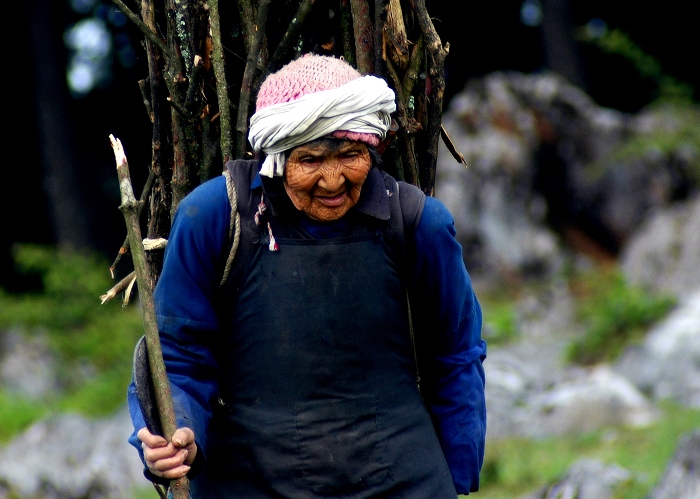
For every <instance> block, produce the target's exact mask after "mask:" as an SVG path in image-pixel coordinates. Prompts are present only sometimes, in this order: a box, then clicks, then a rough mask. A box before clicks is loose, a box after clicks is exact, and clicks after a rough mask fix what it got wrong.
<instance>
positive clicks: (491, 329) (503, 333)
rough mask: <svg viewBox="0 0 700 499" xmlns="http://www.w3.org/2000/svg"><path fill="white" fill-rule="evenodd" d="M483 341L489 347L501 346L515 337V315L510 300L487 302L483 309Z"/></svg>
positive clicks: (513, 305)
mask: <svg viewBox="0 0 700 499" xmlns="http://www.w3.org/2000/svg"><path fill="white" fill-rule="evenodd" d="M483 322H484V329H483V335H484V339H485V340H486V341H487V342H488V343H489V345H502V344H504V343H508V342H511V341H513V340H514V339H515V338H516V337H517V314H516V310H515V304H514V302H513V300H512V299H509V300H507V301H503V300H494V299H492V300H489V301H488V302H486V303H485V306H484V308H483Z"/></svg>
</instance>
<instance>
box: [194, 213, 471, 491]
mask: <svg viewBox="0 0 700 499" xmlns="http://www.w3.org/2000/svg"><path fill="white" fill-rule="evenodd" d="M290 227H291V225H288V226H286V227H284V226H279V227H275V235H276V236H277V243H278V244H279V247H280V250H279V251H277V252H271V251H269V250H268V249H267V244H266V243H265V241H262V242H261V244H260V246H259V247H258V248H257V250H255V251H254V253H253V255H252V257H251V259H250V263H249V265H248V268H247V269H246V272H245V277H244V280H243V285H242V286H241V287H240V288H239V289H240V290H241V292H240V294H239V295H238V296H237V299H236V306H235V314H234V317H233V319H232V323H233V325H232V331H233V333H232V334H231V336H230V338H229V339H228V342H227V344H225V345H222V347H221V351H220V352H218V354H219V360H220V363H221V371H222V372H221V379H220V386H221V396H222V399H223V400H224V401H225V407H224V408H222V409H220V410H219V411H217V412H216V413H215V415H214V422H213V424H212V427H211V432H210V435H209V436H208V441H209V442H210V445H209V451H208V453H207V468H206V471H205V472H204V473H203V474H202V475H200V476H199V477H196V478H195V479H193V480H192V482H191V486H192V494H193V498H194V499H203V498H234V497H235V498H241V497H243V498H248V497H251V498H271V497H284V498H295V499H296V498H307V497H308V498H316V497H344V498H366V497H401V498H420V499H426V498H431V499H432V498H454V497H456V495H457V494H456V492H455V489H454V486H453V484H452V478H451V476H450V472H449V469H448V467H447V464H446V462H445V458H444V456H443V454H442V451H441V449H440V444H439V442H438V440H437V437H436V435H435V431H434V429H433V426H432V424H431V421H430V417H429V415H428V413H427V411H426V410H425V408H424V406H423V404H422V401H421V398H420V395H419V393H418V390H417V388H416V383H415V371H414V365H413V360H412V359H413V354H412V350H411V344H410V337H409V333H408V323H407V312H406V296H405V290H404V286H403V283H402V280H401V277H400V272H399V269H398V268H397V265H396V264H395V263H394V261H393V259H392V258H391V251H390V250H389V248H388V246H387V245H386V244H385V242H384V238H383V235H382V232H381V231H375V230H370V229H367V228H364V229H361V230H356V231H355V232H354V233H353V234H352V235H351V236H349V237H346V238H340V239H330V240H316V239H309V238H308V235H306V237H307V238H303V236H304V235H303V234H302V233H301V232H303V231H301V230H300V229H292V228H290ZM299 235H301V236H302V238H298V237H297V236H299ZM280 236H281V237H280ZM285 236H291V237H285Z"/></svg>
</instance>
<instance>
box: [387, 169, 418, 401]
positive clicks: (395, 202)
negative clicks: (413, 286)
mask: <svg viewBox="0 0 700 499" xmlns="http://www.w3.org/2000/svg"><path fill="white" fill-rule="evenodd" d="M384 183H385V185H386V188H387V193H389V197H390V199H391V203H390V204H391V218H390V220H389V227H388V233H387V238H388V240H389V241H390V242H391V243H393V245H394V247H395V248H396V251H397V252H398V254H399V258H400V264H401V269H402V272H403V276H404V282H408V281H407V279H408V266H407V263H408V259H409V258H408V256H409V252H410V251H412V249H413V248H412V247H410V248H409V246H407V244H406V241H407V240H409V241H410V240H412V238H413V235H414V234H415V232H416V228H417V227H418V223H419V222H420V219H421V216H422V214H423V208H424V207H425V199H426V194H425V193H424V192H423V191H421V190H420V189H419V188H418V187H416V186H415V185H413V184H409V183H406V182H402V181H397V180H394V179H393V178H392V177H390V176H389V175H387V174H386V173H385V174H384ZM406 304H407V310H408V331H409V335H410V338H411V348H412V350H413V365H414V368H415V371H416V386H417V387H418V393H419V394H420V393H421V388H420V371H419V369H418V351H417V349H416V339H415V334H414V331H413V319H412V317H411V299H410V296H409V293H408V286H406ZM421 397H422V394H421Z"/></svg>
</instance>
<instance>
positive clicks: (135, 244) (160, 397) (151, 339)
mask: <svg viewBox="0 0 700 499" xmlns="http://www.w3.org/2000/svg"><path fill="white" fill-rule="evenodd" d="M109 139H110V142H111V143H112V149H113V150H114V158H115V160H116V163H117V176H118V177H119V190H120V193H121V205H120V206H119V209H120V210H121V212H122V213H123V215H124V221H125V222H126V228H127V232H128V234H129V243H130V244H129V246H130V248H131V255H132V259H133V262H134V271H135V272H136V281H137V284H138V289H139V297H140V299H141V305H142V310H143V325H144V329H145V337H146V347H147V351H148V361H149V364H150V368H151V379H152V380H153V386H154V388H155V392H156V405H157V406H158V413H159V414H160V423H161V428H163V433H164V435H163V436H164V437H165V438H166V439H167V440H168V442H170V440H171V439H172V436H173V433H175V430H176V429H177V426H176V422H175V409H174V407H173V399H172V393H171V392H170V382H169V380H168V376H167V373H166V371H165V363H164V362H163V352H162V350H161V345H160V337H159V335H158V327H157V324H156V314H155V305H154V303H153V289H152V286H151V285H150V283H149V280H148V276H149V271H148V268H147V267H148V263H147V262H146V256H145V252H144V250H143V247H142V245H141V228H140V225H139V216H138V213H139V204H140V203H139V202H138V201H137V200H136V197H135V196H134V191H133V187H132V185H131V175H130V173H129V163H128V162H127V160H126V154H125V153H124V149H123V147H122V143H121V141H120V140H119V139H116V138H114V136H113V135H110V136H109ZM170 487H171V490H172V492H173V497H174V498H175V499H187V498H188V497H189V482H188V480H187V477H183V478H180V479H178V480H172V481H171V483H170Z"/></svg>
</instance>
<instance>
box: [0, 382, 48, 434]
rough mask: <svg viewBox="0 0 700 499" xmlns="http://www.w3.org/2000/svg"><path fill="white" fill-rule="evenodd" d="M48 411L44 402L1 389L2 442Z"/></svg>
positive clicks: (0, 423) (0, 428) (0, 426)
mask: <svg viewBox="0 0 700 499" xmlns="http://www.w3.org/2000/svg"><path fill="white" fill-rule="evenodd" d="M47 413H48V407H47V406H46V404H44V403H41V402H35V401H30V400H27V399H26V398H24V397H21V396H18V395H15V394H10V393H5V392H4V391H2V390H0V443H3V442H7V441H8V440H10V439H11V438H12V437H13V436H14V435H16V434H17V433H19V432H20V431H22V430H24V429H25V428H26V427H27V426H29V425H30V424H31V423H33V422H34V421H36V420H38V419H40V418H42V417H43V416H45V415H46V414H47Z"/></svg>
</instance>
